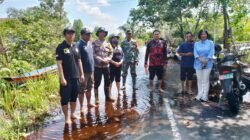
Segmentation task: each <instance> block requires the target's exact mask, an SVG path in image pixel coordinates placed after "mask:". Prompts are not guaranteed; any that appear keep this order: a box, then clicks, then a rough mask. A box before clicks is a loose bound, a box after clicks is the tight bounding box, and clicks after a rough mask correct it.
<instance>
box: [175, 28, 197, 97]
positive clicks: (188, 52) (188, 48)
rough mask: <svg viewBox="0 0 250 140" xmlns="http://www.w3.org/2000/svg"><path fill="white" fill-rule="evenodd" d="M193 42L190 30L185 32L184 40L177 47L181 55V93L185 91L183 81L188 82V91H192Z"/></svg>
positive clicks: (190, 92)
mask: <svg viewBox="0 0 250 140" xmlns="http://www.w3.org/2000/svg"><path fill="white" fill-rule="evenodd" d="M193 52H194V42H193V35H192V33H191V32H187V33H186V34H185V42H184V43H183V44H182V45H181V46H180V48H179V49H178V54H179V55H180V56H181V63H180V79H181V91H180V92H181V93H184V92H186V90H185V81H187V82H188V91H187V92H188V93H189V94H193V92H192V83H193V75H194V68H193V67H194V53H193Z"/></svg>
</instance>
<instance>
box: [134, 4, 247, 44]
mask: <svg viewBox="0 0 250 140" xmlns="http://www.w3.org/2000/svg"><path fill="white" fill-rule="evenodd" d="M249 7H250V6H249V1H248V0H247V1H246V0H171V1H161V0H139V4H138V7H137V8H135V9H132V10H131V11H130V18H129V20H131V21H132V23H133V24H134V23H135V25H136V26H139V27H140V28H144V27H146V28H153V29H155V28H158V29H166V27H167V29H168V32H167V34H169V35H171V36H172V37H171V38H176V39H177V40H179V39H180V38H183V35H184V33H185V32H186V31H191V32H193V33H194V34H197V33H198V31H199V30H200V29H206V30H208V31H209V33H210V35H211V36H212V38H213V39H215V41H216V42H217V43H223V33H224V29H225V27H224V26H225V21H224V18H225V17H226V19H228V20H229V24H228V27H232V30H233V38H234V39H235V42H237V41H249V40H250V36H249V26H250V23H249V20H250V17H249V12H250V11H249ZM223 8H225V11H226V12H225V13H224V12H223V10H222V9H223ZM226 13H228V15H226ZM227 16H228V17H227Z"/></svg>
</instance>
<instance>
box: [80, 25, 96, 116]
mask: <svg viewBox="0 0 250 140" xmlns="http://www.w3.org/2000/svg"><path fill="white" fill-rule="evenodd" d="M90 36H91V32H90V31H89V29H87V28H83V29H82V30H81V40H79V41H78V43H77V46H78V47H79V51H80V54H81V60H82V67H83V71H84V75H85V83H84V84H83V85H81V88H80V93H79V102H80V111H81V113H83V111H84V110H83V99H84V96H83V94H86V98H87V104H88V107H95V105H93V104H91V103H90V98H91V90H92V87H93V83H94V74H93V72H94V57H93V48H92V42H90V41H89V40H90Z"/></svg>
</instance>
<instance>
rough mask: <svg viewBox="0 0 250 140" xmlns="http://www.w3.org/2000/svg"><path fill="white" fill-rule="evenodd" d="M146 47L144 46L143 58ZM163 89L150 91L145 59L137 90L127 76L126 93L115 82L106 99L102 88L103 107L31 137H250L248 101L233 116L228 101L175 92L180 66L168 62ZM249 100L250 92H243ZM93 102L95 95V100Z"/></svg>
mask: <svg viewBox="0 0 250 140" xmlns="http://www.w3.org/2000/svg"><path fill="white" fill-rule="evenodd" d="M144 52H145V48H142V49H141V60H143V56H144ZM165 83H166V85H165V93H164V94H163V95H162V96H160V95H158V93H157V91H156V90H155V92H154V93H153V94H150V93H149V91H148V75H146V74H145V73H144V68H143V61H141V62H140V64H139V66H138V87H139V90H137V91H135V92H134V91H132V89H131V78H128V84H127V89H126V91H125V92H124V95H122V96H118V95H117V92H116V90H115V86H113V90H112V91H113V94H112V95H113V97H114V98H116V99H117V100H116V102H114V103H105V101H104V93H103V89H102V88H101V87H102V86H103V85H102V86H101V87H100V89H99V90H100V95H101V103H100V105H99V108H92V109H89V110H87V109H86V111H85V114H84V115H83V116H82V118H81V119H80V120H75V122H74V123H73V124H72V125H71V126H65V125H64V121H63V119H62V118H63V117H62V115H59V116H56V118H57V119H55V120H54V121H51V123H50V124H48V125H46V126H44V127H43V128H41V129H39V130H38V131H37V132H35V133H33V134H32V135H31V136H29V137H28V138H27V139H30V140H34V139H42V140H50V139H51V140H53V139H65V140H71V139H76V140H81V139H124V140H131V139H138V140H152V139H153V140H249V139H250V110H249V108H250V104H248V103H244V104H242V105H241V111H240V113H239V115H237V116H233V115H232V114H231V113H230V111H229V110H228V108H227V106H226V105H223V104H221V105H219V104H218V103H215V102H209V103H199V102H195V101H194V100H193V96H194V95H193V96H192V95H186V94H179V93H177V92H178V90H179V88H180V81H179V65H178V64H177V63H175V62H173V61H170V62H169V65H168V69H167V73H166V80H165ZM244 99H245V101H246V102H249V101H250V95H249V94H248V95H246V96H245V98H244ZM92 101H93V102H94V99H92Z"/></svg>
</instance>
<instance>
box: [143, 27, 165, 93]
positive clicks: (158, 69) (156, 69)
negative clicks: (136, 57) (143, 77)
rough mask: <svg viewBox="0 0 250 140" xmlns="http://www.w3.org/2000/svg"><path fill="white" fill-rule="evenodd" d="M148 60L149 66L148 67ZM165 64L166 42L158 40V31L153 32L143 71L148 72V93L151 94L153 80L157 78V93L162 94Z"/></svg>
mask: <svg viewBox="0 0 250 140" xmlns="http://www.w3.org/2000/svg"><path fill="white" fill-rule="evenodd" d="M148 59H149V65H148ZM166 64H167V44H166V41H164V40H161V39H160V31H159V30H155V31H154V32H153V40H151V41H150V42H149V43H148V44H147V50H146V55H145V65H144V67H145V70H146V72H148V71H149V80H150V92H153V80H154V78H155V76H157V78H158V91H159V93H162V92H164V91H163V89H162V80H163V73H164V67H165V65H166Z"/></svg>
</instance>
